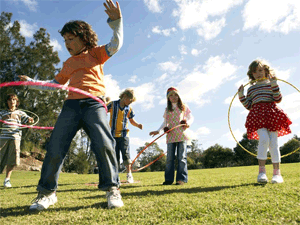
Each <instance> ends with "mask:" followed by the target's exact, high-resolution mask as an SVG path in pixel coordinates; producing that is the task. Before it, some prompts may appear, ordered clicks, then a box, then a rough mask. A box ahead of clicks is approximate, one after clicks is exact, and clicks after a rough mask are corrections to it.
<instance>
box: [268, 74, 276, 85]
mask: <svg viewBox="0 0 300 225" xmlns="http://www.w3.org/2000/svg"><path fill="white" fill-rule="evenodd" d="M269 79H270V84H271V86H277V79H276V77H275V76H274V75H273V76H271V75H270V76H269Z"/></svg>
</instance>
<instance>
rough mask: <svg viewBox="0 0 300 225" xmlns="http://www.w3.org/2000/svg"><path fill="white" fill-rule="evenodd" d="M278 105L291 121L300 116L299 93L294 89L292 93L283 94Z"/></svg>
mask: <svg viewBox="0 0 300 225" xmlns="http://www.w3.org/2000/svg"><path fill="white" fill-rule="evenodd" d="M278 106H279V107H280V108H281V109H283V111H284V112H285V113H286V114H287V115H288V116H289V118H290V119H291V121H295V120H296V119H299V118H300V113H299V112H300V94H299V92H298V91H296V92H295V93H293V94H289V95H285V96H283V98H282V101H281V103H280V104H278Z"/></svg>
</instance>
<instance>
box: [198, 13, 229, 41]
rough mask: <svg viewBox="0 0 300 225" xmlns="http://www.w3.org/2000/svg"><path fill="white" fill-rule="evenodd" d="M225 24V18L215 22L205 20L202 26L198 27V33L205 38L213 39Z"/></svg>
mask: <svg viewBox="0 0 300 225" xmlns="http://www.w3.org/2000/svg"><path fill="white" fill-rule="evenodd" d="M225 25H226V24H225V18H221V19H219V20H215V21H213V22H209V21H205V22H203V23H202V24H201V27H199V28H198V29H197V33H198V35H199V36H202V37H204V39H205V40H211V39H213V38H215V37H217V36H218V35H219V34H220V33H221V31H222V28H223V27H225Z"/></svg>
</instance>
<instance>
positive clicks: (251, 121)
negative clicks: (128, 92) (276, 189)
mask: <svg viewBox="0 0 300 225" xmlns="http://www.w3.org/2000/svg"><path fill="white" fill-rule="evenodd" d="M247 75H248V77H249V79H250V82H251V84H252V86H250V87H249V89H248V91H247V96H246V97H245V96H244V86H243V85H241V86H240V87H239V89H238V95H239V99H240V102H241V103H242V104H243V105H244V107H245V108H246V109H248V110H250V112H249V114H248V116H247V119H246V124H245V126H246V129H247V135H248V139H259V144H258V151H257V159H258V163H259V174H258V177H257V182H259V183H267V182H268V178H267V175H266V169H265V164H266V160H267V150H268V148H269V150H270V153H271V158H272V163H273V178H272V180H271V182H272V183H283V178H282V176H281V174H280V169H279V164H280V161H281V160H280V151H279V148H278V137H279V136H283V135H287V134H289V133H291V130H290V127H289V125H290V124H292V122H291V121H290V119H289V118H288V117H287V115H286V114H285V113H284V112H283V110H282V109H280V108H279V107H278V106H277V105H276V103H279V102H281V99H282V96H281V93H280V89H279V86H278V84H277V80H276V77H275V75H274V73H273V70H272V69H271V68H270V67H269V66H268V65H267V63H266V62H264V61H262V60H255V61H253V62H252V63H251V64H250V66H249V70H248V73H247Z"/></svg>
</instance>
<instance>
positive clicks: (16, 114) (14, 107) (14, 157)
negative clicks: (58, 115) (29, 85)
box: [0, 94, 33, 188]
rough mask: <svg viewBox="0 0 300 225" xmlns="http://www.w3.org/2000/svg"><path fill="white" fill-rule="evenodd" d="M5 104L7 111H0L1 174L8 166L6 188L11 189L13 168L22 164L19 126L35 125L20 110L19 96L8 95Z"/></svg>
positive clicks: (30, 118)
mask: <svg viewBox="0 0 300 225" xmlns="http://www.w3.org/2000/svg"><path fill="white" fill-rule="evenodd" d="M5 103H6V104H5V105H6V107H7V109H6V110H2V111H0V120H1V122H2V130H1V132H0V174H1V173H2V172H3V170H4V168H5V166H6V177H5V180H4V187H5V188H11V187H12V185H11V183H10V176H11V174H12V171H13V168H14V167H15V166H18V165H19V164H20V143H21V137H22V131H21V129H20V127H19V126H18V124H21V123H23V124H24V123H33V118H32V117H29V116H28V115H27V114H26V113H25V112H23V111H21V110H18V106H19V104H20V101H19V98H18V96H17V95H15V94H8V95H7V98H6V102H5ZM14 124H16V125H14Z"/></svg>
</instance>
